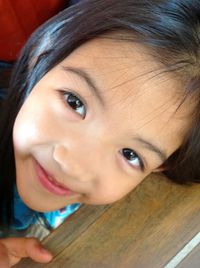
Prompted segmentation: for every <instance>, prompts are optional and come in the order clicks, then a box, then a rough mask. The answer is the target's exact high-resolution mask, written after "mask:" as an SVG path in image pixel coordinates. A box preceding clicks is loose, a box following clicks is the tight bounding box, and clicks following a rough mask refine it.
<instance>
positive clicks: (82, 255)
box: [15, 175, 200, 268]
mask: <svg viewBox="0 0 200 268" xmlns="http://www.w3.org/2000/svg"><path fill="white" fill-rule="evenodd" d="M199 231H200V185H197V184H196V185H193V186H181V185H176V184H174V183H172V182H170V181H169V180H167V179H166V178H165V177H163V176H158V175H151V176H149V177H148V178H147V179H146V180H145V181H144V182H143V183H142V184H141V185H139V186H138V187H137V188H136V189H135V190H134V191H133V192H131V193H130V194H129V195H128V196H126V197H125V198H123V199H122V200H120V201H118V202H116V203H114V204H112V205H107V206H90V205H83V206H82V207H81V208H80V209H79V210H78V211H77V212H76V213H75V214H74V215H72V216H71V217H70V218H69V219H67V220H66V222H65V223H64V224H62V225H61V226H60V227H59V228H58V229H56V230H55V231H53V232H52V233H51V234H50V235H49V236H48V237H47V238H45V240H44V241H43V242H44V244H45V245H46V247H47V248H48V249H50V250H51V251H52V252H53V253H54V255H55V257H54V259H53V261H52V262H51V263H49V264H45V265H44V264H37V263H34V262H32V261H31V260H29V259H25V260H22V261H21V262H20V263H19V264H18V265H16V266H15V267H16V268H17V267H20V268H24V267H26V268H27V267H28V268H33V267H34V268H36V267H48V268H60V267H62V268H63V267H64V268H65V267H66V268H67V267H69V268H161V267H164V266H165V264H166V263H167V262H168V261H169V260H170V259H171V258H172V257H173V256H174V255H176V254H177V253H178V252H179V250H180V249H181V248H182V247H183V246H184V245H185V244H187V242H188V241H189V240H190V239H192V237H193V236H194V235H195V234H196V233H198V232H199Z"/></svg>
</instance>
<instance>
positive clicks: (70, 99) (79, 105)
mask: <svg viewBox="0 0 200 268" xmlns="http://www.w3.org/2000/svg"><path fill="white" fill-rule="evenodd" d="M63 94H64V98H65V101H66V102H67V104H68V105H69V106H70V107H71V108H72V109H73V110H74V111H75V112H76V113H78V114H80V115H81V117H82V118H85V116H86V108H85V105H84V104H83V102H82V101H81V100H80V99H79V97H77V96H76V95H75V94H73V93H70V92H63Z"/></svg>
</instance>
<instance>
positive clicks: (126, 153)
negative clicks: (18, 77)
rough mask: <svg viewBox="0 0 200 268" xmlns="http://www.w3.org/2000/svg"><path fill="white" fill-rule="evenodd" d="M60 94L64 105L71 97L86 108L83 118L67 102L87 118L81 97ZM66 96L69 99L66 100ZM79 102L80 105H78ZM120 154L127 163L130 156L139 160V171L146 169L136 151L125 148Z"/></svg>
mask: <svg viewBox="0 0 200 268" xmlns="http://www.w3.org/2000/svg"><path fill="white" fill-rule="evenodd" d="M60 93H61V94H62V100H63V101H64V104H65V105H66V102H67V100H68V98H69V96H71V97H72V98H73V101H75V99H76V101H75V103H76V104H80V105H82V106H84V115H83V116H82V115H80V113H78V112H77V111H75V108H74V107H73V105H70V104H69V102H67V105H68V106H69V107H70V108H71V109H72V110H74V111H75V112H76V113H78V114H79V115H80V116H81V117H82V118H83V119H84V118H85V116H86V105H85V104H84V102H83V101H82V100H81V99H80V97H79V96H77V95H76V94H74V93H72V92H67V91H64V90H60ZM66 96H67V97H68V98H66ZM77 101H78V103H77ZM71 103H72V101H71ZM79 109H80V108H79ZM120 153H121V155H122V156H123V157H124V158H125V159H126V161H127V162H128V161H130V159H128V157H129V156H130V158H132V160H135V159H136V158H137V159H138V163H139V169H140V170H142V171H144V169H145V166H144V163H143V161H142V159H141V158H140V157H139V155H138V154H137V153H136V152H135V151H134V150H132V149H129V148H123V149H122V150H121V152H120ZM131 155H132V156H131ZM128 164H129V165H131V166H132V167H135V165H133V164H130V163H129V162H128Z"/></svg>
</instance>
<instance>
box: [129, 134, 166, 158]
mask: <svg viewBox="0 0 200 268" xmlns="http://www.w3.org/2000/svg"><path fill="white" fill-rule="evenodd" d="M134 140H136V141H138V142H140V143H142V144H144V145H145V147H146V148H147V149H148V150H151V151H153V152H154V153H156V154H157V155H158V157H159V158H160V159H161V160H162V163H163V162H165V161H166V160H167V154H166V153H165V151H164V150H162V149H161V148H159V147H158V146H157V145H155V144H153V143H151V142H150V141H147V140H145V139H143V138H142V137H135V138H134Z"/></svg>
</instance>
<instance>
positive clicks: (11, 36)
mask: <svg viewBox="0 0 200 268" xmlns="http://www.w3.org/2000/svg"><path fill="white" fill-rule="evenodd" d="M67 2H68V1H65V0H0V60H3V61H15V59H16V58H17V55H18V53H19V50H20V49H21V48H22V46H23V45H24V43H25V42H26V40H27V38H28V37H29V36H30V34H31V33H32V32H33V31H34V30H35V29H36V28H37V27H38V26H39V25H41V24H42V23H43V22H45V21H46V20H47V19H49V18H50V17H52V16H53V15H55V14H56V13H58V12H59V11H60V10H62V9H63V8H65V7H66V6H67V5H66V3H67Z"/></svg>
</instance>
